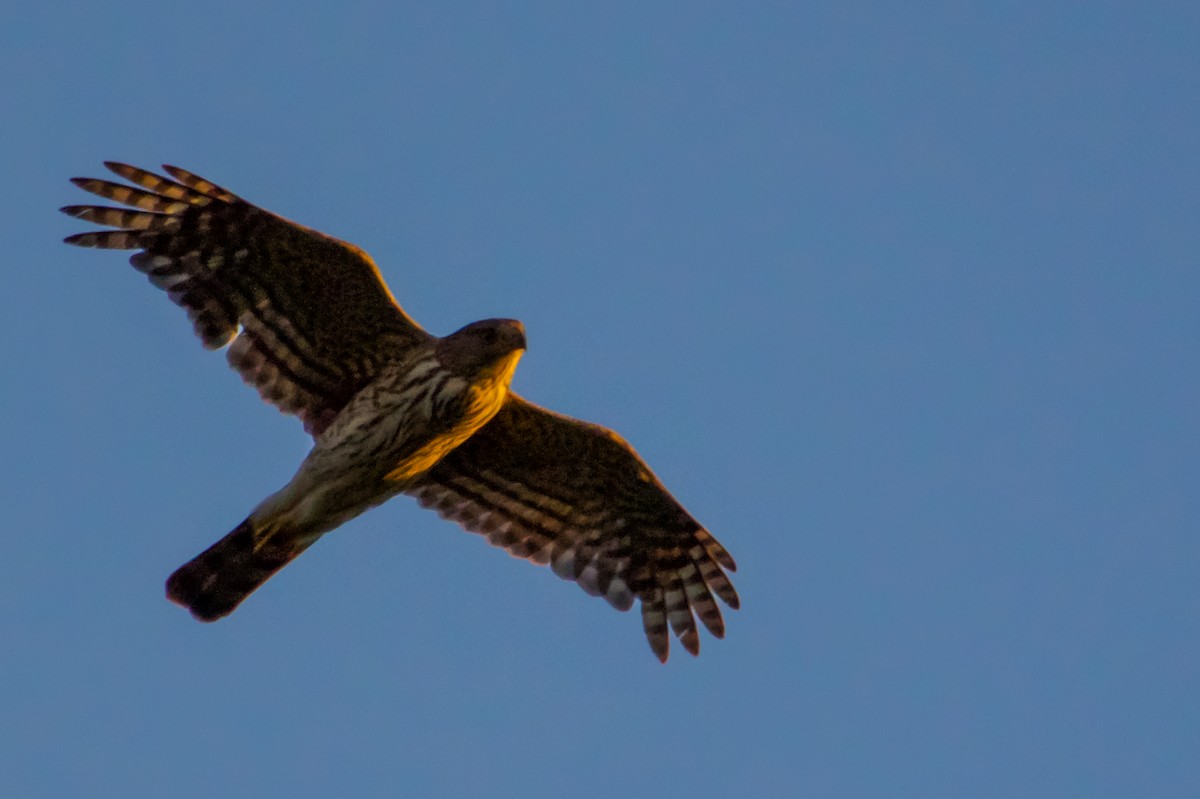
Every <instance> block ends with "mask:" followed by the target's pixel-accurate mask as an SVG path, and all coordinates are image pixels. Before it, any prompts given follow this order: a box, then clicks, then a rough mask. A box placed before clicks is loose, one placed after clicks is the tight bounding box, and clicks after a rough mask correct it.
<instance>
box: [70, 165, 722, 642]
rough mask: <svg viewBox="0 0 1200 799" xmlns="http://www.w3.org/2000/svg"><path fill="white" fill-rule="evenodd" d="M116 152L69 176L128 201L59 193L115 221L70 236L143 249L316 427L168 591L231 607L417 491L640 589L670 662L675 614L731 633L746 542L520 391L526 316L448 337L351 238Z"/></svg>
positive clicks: (245, 366)
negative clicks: (350, 527) (339, 532)
mask: <svg viewBox="0 0 1200 799" xmlns="http://www.w3.org/2000/svg"><path fill="white" fill-rule="evenodd" d="M105 166H106V167H108V169H109V170H111V171H112V172H114V173H115V174H117V175H118V176H120V177H122V178H124V179H125V180H126V181H128V182H129V184H132V185H126V184H123V183H116V182H112V181H108V180H99V179H96V178H73V179H72V181H71V182H72V183H74V184H75V185H76V186H78V187H79V188H81V189H83V190H85V191H88V192H91V193H92V194H96V195H98V196H100V197H103V198H105V199H108V200H112V201H114V202H116V203H119V204H120V205H121V206H125V207H110V206H99V205H71V206H67V207H65V208H63V209H62V211H63V213H66V214H68V215H70V216H73V217H76V218H78V219H82V220H85V221H87V222H92V223H96V224H98V225H104V226H107V227H108V228H111V229H109V230H99V231H93V232H88V233H78V234H76V235H73V236H69V237H67V238H66V239H65V241H66V242H67V243H68V244H73V245H76V246H78V247H95V248H100V249H112V250H136V252H135V253H134V254H133V255H132V256H131V257H130V259H129V260H130V263H132V264H133V266H134V267H135V268H137V269H138V270H139V271H141V272H143V273H144V274H145V275H146V276H147V277H148V278H149V279H150V282H151V283H153V284H154V285H155V286H157V287H159V288H160V289H163V290H164V291H166V292H167V296H168V297H169V298H170V299H171V300H172V301H173V302H175V304H177V305H179V306H181V307H183V308H184V309H185V310H186V311H187V314H188V317H189V318H190V319H191V321H192V325H193V326H194V328H195V331H196V334H197V335H198V336H199V338H200V340H201V342H203V344H204V346H205V347H207V348H208V349H220V348H223V347H226V348H227V349H226V357H227V359H228V361H229V364H230V366H232V367H233V368H234V370H236V371H237V372H239V373H240V374H241V376H242V379H243V380H245V381H246V383H248V384H249V385H251V386H253V387H254V388H256V389H257V390H258V392H259V394H260V395H261V396H262V398H263V399H264V400H266V401H267V402H269V403H271V404H273V405H275V406H276V407H277V408H278V409H279V410H281V411H283V412H284V413H289V414H294V415H295V416H297V417H299V419H300V421H301V422H302V423H303V425H304V429H305V430H306V431H307V432H308V433H309V434H310V435H311V436H312V438H313V447H312V450H311V451H310V452H309V454H308V455H307V457H305V459H304V461H303V462H302V463H301V464H300V468H299V469H298V470H297V472H296V474H295V476H294V477H293V478H292V479H291V481H290V482H289V483H288V484H287V485H285V486H284V487H283V488H281V489H280V490H279V491H277V492H275V493H274V494H272V495H271V496H269V497H267V498H266V499H265V500H263V501H262V502H261V503H260V504H259V505H258V506H257V507H256V508H255V509H254V510H253V511H251V512H250V515H249V516H247V517H246V519H245V521H243V522H242V523H241V524H239V525H238V526H237V527H235V528H234V529H233V531H232V532H231V533H229V534H228V535H226V536H225V537H224V538H222V539H221V540H220V541H218V542H217V543H216V544H213V545H212V546H211V547H209V548H208V549H207V550H206V551H204V552H203V553H201V554H200V555H198V556H197V557H196V558H194V559H193V560H191V561H190V562H188V563H187V564H185V565H183V566H182V567H180V568H179V569H178V570H177V571H176V572H175V573H174V574H172V575H171V577H170V578H169V579H168V580H167V597H168V598H169V599H170V600H171V601H172V602H175V603H177V604H179V605H181V606H183V607H185V608H187V609H188V610H190V611H191V613H192V615H193V616H195V617H196V618H197V619H200V620H201V621H215V620H216V619H219V618H221V617H223V616H227V615H228V614H230V613H232V612H233V610H234V609H235V608H237V606H238V605H239V604H241V602H242V600H244V599H245V598H246V597H247V596H249V595H250V594H251V593H252V592H253V591H254V590H256V589H257V588H258V587H259V586H261V585H262V584H263V583H264V582H266V581H267V579H269V578H270V577H271V576H272V575H273V574H275V573H276V572H277V571H279V570H280V569H282V568H283V567H284V566H286V565H287V564H288V563H289V562H291V560H292V559H293V558H295V557H296V556H297V555H299V554H300V553H301V552H303V551H304V550H305V549H307V548H308V547H309V546H311V545H312V544H313V543H314V542H315V541H316V540H317V539H318V538H320V537H321V536H322V535H324V534H325V533H327V532H330V531H331V530H333V529H334V528H336V527H338V526H339V525H341V524H342V523H344V522H346V521H348V520H350V519H352V518H354V517H355V516H358V515H359V514H360V513H362V512H364V511H366V510H368V509H369V508H372V507H374V506H376V505H379V504H380V503H382V502H385V501H386V500H388V499H390V498H392V497H393V496H396V495H397V494H407V495H409V496H412V497H415V498H416V500H417V501H418V502H419V503H420V504H421V505H422V506H424V507H427V508H432V509H433V510H435V511H437V512H438V513H439V514H440V515H441V516H442V517H443V518H446V519H449V520H452V521H455V522H458V523H459V524H460V525H462V526H463V527H464V528H466V529H467V530H469V531H471V532H474V533H479V534H481V535H483V536H484V537H486V538H487V540H488V542H489V543H491V544H493V545H495V546H498V547H501V548H503V549H505V550H507V551H508V552H509V553H510V554H511V555H513V556H515V557H518V558H524V559H527V560H530V561H533V562H534V563H539V564H549V565H550V567H551V568H552V569H553V570H554V572H555V573H556V574H558V575H559V576H560V577H562V578H564V579H567V580H573V581H575V582H577V583H578V584H579V585H580V586H581V587H582V588H583V589H584V590H585V591H587V592H588V593H590V594H593V595H598V596H602V597H604V598H605V599H606V600H608V602H609V604H611V605H612V606H613V607H615V608H617V609H618V610H622V611H624V610H629V609H630V608H631V607H632V606H633V603H634V600H638V601H640V602H641V612H642V625H643V627H644V628H645V633H646V638H647V640H648V641H649V643H650V648H651V649H652V650H653V651H654V654H655V655H656V656H657V657H658V658H659V660H661V661H663V662H666V660H667V655H668V651H669V635H668V629H670V630H671V631H672V632H673V633H674V634H675V636H676V637H678V638H679V640H680V642H681V643H682V644H683V647H684V648H685V649H686V650H687V651H688V652H690V653H692V654H693V655H696V654H698V653H699V651H700V637H699V634H698V632H697V625H696V619H697V618H698V619H699V620H700V622H701V623H702V624H703V625H704V626H705V627H706V628H707V629H708V631H709V632H710V633H712V634H713V635H714V636H715V637H717V638H721V637H723V636H724V634H725V623H724V621H723V619H722V617H721V611H720V608H719V607H718V605H717V602H716V600H715V597H719V598H720V599H721V600H722V601H723V602H724V603H725V604H726V605H728V606H729V607H731V608H737V607H738V605H739V601H738V595H737V593H736V592H735V591H734V588H733V584H732V583H731V582H730V581H729V576H728V575H727V574H726V572H727V571H728V572H732V571H734V570H735V568H736V567H735V565H734V561H733V558H732V557H730V555H729V553H728V552H727V551H726V550H725V548H724V547H723V546H721V544H719V543H718V542H717V540H716V539H715V538H713V536H712V535H711V534H710V533H709V532H708V531H707V530H705V529H704V527H702V526H701V525H700V523H699V522H697V521H696V520H695V519H694V518H692V516H691V515H690V514H688V512H687V511H686V510H684V509H683V507H682V506H681V505H680V504H679V503H678V502H677V501H676V500H675V498H674V497H672V496H671V494H670V493H668V492H667V489H666V488H665V487H664V486H663V484H662V483H661V482H659V480H658V478H656V477H655V476H654V474H653V473H651V471H650V469H649V467H648V466H647V465H646V464H645V462H644V461H642V459H641V458H640V457H639V456H638V454H637V453H636V452H634V450H633V448H632V447H630V446H629V444H627V443H626V442H625V441H624V440H623V439H622V438H621V437H620V436H618V435H617V434H616V433H614V432H613V431H611V430H609V429H607V428H604V427H601V426H599V425H595V424H590V423H588V422H583V421H580V420H578V419H573V418H570V417H568V416H563V415H561V414H558V413H554V412H553V411H549V410H547V409H545V408H541V407H539V406H537V405H534V404H533V403H531V402H528V401H526V400H525V399H523V398H521V397H519V396H518V395H516V394H515V393H513V392H512V391H510V390H509V383H510V381H511V380H512V376H513V370H514V369H515V368H516V365H517V361H518V360H519V359H520V357H521V355H522V353H523V352H524V351H525V330H524V328H523V327H522V325H521V323H520V322H517V321H515V320H512V319H487V320H484V321H481V322H474V323H472V324H469V325H467V326H466V327H464V328H462V329H461V330H458V331H456V332H454V333H452V334H450V335H449V336H445V337H438V336H434V335H432V334H430V333H427V332H426V331H425V330H424V329H422V328H421V327H420V326H419V325H418V324H417V323H416V322H414V321H413V320H412V319H411V318H409V316H408V314H406V313H405V312H404V310H403V309H401V307H400V306H399V304H398V303H397V302H396V300H395V298H393V297H392V294H391V292H390V291H389V290H388V287H387V286H386V285H385V283H384V282H383V278H382V277H381V276H380V273H379V269H378V268H377V267H376V266H375V263H374V262H373V261H372V260H371V258H370V256H368V255H367V254H366V253H365V252H363V251H362V250H361V249H359V248H358V247H355V246H354V245H353V244H349V243H347V242H344V241H340V240H338V239H335V238H332V237H330V236H326V235H324V234H322V233H319V232H318V231H316V230H313V229H311V228H307V227H303V226H302V225H298V224H296V223H294V222H291V221H289V220H287V219H284V218H283V217H280V216H277V215H275V214H273V213H270V212H269V211H266V210H264V209H262V208H259V207H257V206H255V205H252V204H250V203H248V202H246V201H245V200H243V199H241V198H240V197H238V196H236V195H234V194H232V193H231V192H229V191H228V190H226V189H224V188H221V187H220V186H218V185H216V184H214V183H211V182H209V181H207V180H205V179H203V178H201V177H199V176H197V175H194V174H192V173H191V172H188V171H186V170H184V169H180V168H178V167H173V166H166V165H164V166H163V170H164V171H165V172H166V173H167V175H169V176H170V177H167V176H164V175H158V174H155V173H153V172H149V171H146V170H143V169H138V168H137V167H132V166H129V165H126V164H120V163H115V162H105Z"/></svg>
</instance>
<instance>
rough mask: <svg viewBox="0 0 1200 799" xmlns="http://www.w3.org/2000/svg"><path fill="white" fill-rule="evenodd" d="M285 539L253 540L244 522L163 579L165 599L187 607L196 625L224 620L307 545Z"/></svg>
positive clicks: (251, 529)
mask: <svg viewBox="0 0 1200 799" xmlns="http://www.w3.org/2000/svg"><path fill="white" fill-rule="evenodd" d="M286 538H287V537H286V536H279V535H275V536H272V538H271V539H268V540H267V541H262V542H256V541H255V537H254V527H253V525H252V524H251V523H250V520H249V519H247V520H246V521H244V522H242V523H241V524H239V525H238V526H237V527H236V528H235V529H234V531H233V532H231V533H230V534H229V535H227V536H225V537H224V538H222V539H221V540H220V541H218V542H217V543H215V544H213V545H212V546H211V547H209V548H208V549H206V550H205V551H204V552H202V553H200V554H199V555H197V556H196V557H195V558H193V559H192V560H191V561H189V562H188V563H186V564H184V565H183V566H181V567H179V569H178V570H176V572H175V573H174V574H172V575H171V577H170V578H169V579H168V580H167V599H169V600H171V601H172V602H174V603H175V604H177V605H180V606H182V607H185V608H187V609H188V610H190V611H191V613H192V615H193V616H195V617H196V618H197V619H199V620H200V621H216V620H217V619H220V618H222V617H224V616H228V615H229V614H230V613H232V612H233V611H234V609H235V608H237V606H238V605H240V604H241V603H242V600H244V599H245V598H246V597H248V596H250V594H252V593H253V592H254V591H255V590H256V589H257V588H258V587H259V586H260V585H262V584H263V583H265V582H266V581H267V580H268V579H270V577H271V575H273V574H275V572H277V571H279V570H280V569H282V568H283V567H284V566H286V565H287V564H288V563H290V562H291V561H292V560H293V559H294V558H295V557H296V556H297V555H299V554H300V553H301V552H303V551H304V550H305V549H307V548H308V544H309V543H311V542H307V543H305V542H301V541H297V540H294V539H293V540H283V539H286ZM273 539H274V540H273ZM275 540H279V541H280V543H275V542H274V541H275ZM256 544H257V546H256Z"/></svg>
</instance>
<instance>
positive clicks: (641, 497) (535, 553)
mask: <svg viewBox="0 0 1200 799" xmlns="http://www.w3.org/2000/svg"><path fill="white" fill-rule="evenodd" d="M407 493H409V494H411V495H413V496H415V497H416V498H417V500H418V501H419V502H420V503H421V504H422V505H423V506H425V507H427V508H432V509H434V510H436V511H437V512H438V513H439V514H441V515H442V516H443V517H445V518H447V519H450V520H452V521H456V522H458V523H459V524H461V525H462V526H463V527H465V528H466V529H467V530H470V531H471V532H474V533H480V534H482V535H484V536H486V537H487V539H488V541H489V542H491V543H492V544H494V545H496V546H499V547H503V548H504V549H506V550H508V552H509V553H510V554H512V555H514V556H516V557H519V558H526V559H528V560H531V561H533V562H535V563H542V564H545V563H549V564H550V566H551V568H553V569H554V571H555V573H556V574H558V575H559V576H560V577H562V578H564V579H567V580H575V581H577V582H578V583H579V584H580V585H581V586H582V587H583V589H584V590H585V591H587V592H588V593H590V594H594V595H599V596H603V597H604V598H605V599H607V600H608V601H609V603H610V604H611V605H612V606H613V607H615V608H617V609H618V610H628V609H629V608H630V607H631V606H632V605H633V600H634V598H637V599H640V600H641V602H642V622H643V625H644V626H645V629H646V638H647V639H648V640H649V641H650V648H651V649H653V650H654V654H656V655H657V656H658V658H659V660H662V661H666V659H667V654H668V648H669V647H668V636H667V627H668V625H669V626H670V627H671V629H672V630H673V631H674V632H675V635H676V636H678V637H679V640H680V642H681V643H682V644H683V646H684V648H685V649H687V650H688V651H689V652H691V653H692V654H693V655H695V654H698V653H699V651H700V637H699V634H698V633H697V631H696V624H695V617H699V619H700V621H701V622H702V623H703V624H704V626H705V627H707V628H708V630H709V632H711V633H712V634H713V635H714V636H716V637H717V638H721V637H722V636H723V635H724V634H725V624H724V621H723V620H722V618H721V611H720V608H719V607H718V606H717V603H716V601H715V600H714V598H713V595H714V594H716V596H718V597H720V598H721V599H722V600H723V601H724V602H725V604H727V605H729V606H730V607H731V608H735V609H736V608H737V607H738V604H739V602H738V595H737V592H736V591H734V589H733V584H732V583H730V581H729V577H728V576H727V575H726V574H725V571H723V570H728V571H734V570H735V568H736V566H735V565H734V562H733V558H732V557H730V556H729V553H728V552H726V551H725V548H724V547H722V546H721V545H720V544H719V543H717V541H716V539H714V538H713V537H712V535H710V534H709V533H708V531H707V530H705V529H704V528H703V527H701V526H700V524H699V523H698V522H697V521H696V520H695V519H693V518H692V517H691V516H690V515H689V514H688V512H687V511H685V510H684V509H683V507H682V506H680V504H679V503H678V502H676V501H675V499H674V498H673V497H672V496H671V495H670V494H669V493H667V490H666V488H664V487H663V485H662V483H660V482H659V481H658V479H657V478H655V477H654V475H653V474H651V472H650V469H649V468H648V467H647V466H646V464H645V463H644V462H643V461H642V459H641V458H639V457H638V455H637V453H636V452H634V451H633V448H632V447H630V446H629V445H628V444H626V443H625V442H624V441H623V440H622V439H621V438H620V436H618V435H617V434H616V433H614V432H612V431H611V430H608V429H607V428H604V427H600V426H599V425H594V424H588V423H587V422H581V421H579V420H577V419H572V418H570V417H567V416H562V415H560V414H557V413H553V412H551V411H548V410H546V409H544V408H539V407H538V406H536V405H533V404H531V403H529V402H526V401H525V400H523V399H521V398H520V397H518V396H516V395H515V394H510V395H509V398H508V400H507V401H506V403H505V405H504V407H503V408H502V409H501V410H500V413H499V414H497V415H496V417H495V418H494V419H493V420H492V421H491V422H489V423H488V424H487V425H486V426H485V427H484V428H483V429H482V430H480V431H479V432H477V433H476V434H475V435H474V436H472V437H471V438H469V439H467V441H466V443H464V444H462V445H461V446H460V447H458V448H457V449H456V450H454V451H453V452H451V453H450V454H449V455H447V456H446V457H445V458H444V459H443V460H442V461H441V462H440V463H439V464H438V465H437V466H435V467H434V468H433V469H432V470H431V471H430V472H429V474H428V475H427V476H426V477H425V478H424V479H423V481H422V482H421V483H420V484H418V485H416V486H414V487H413V488H411V489H409V491H408V492H407Z"/></svg>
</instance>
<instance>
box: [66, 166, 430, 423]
mask: <svg viewBox="0 0 1200 799" xmlns="http://www.w3.org/2000/svg"><path fill="white" fill-rule="evenodd" d="M105 166H106V167H108V168H109V169H110V170H112V171H113V172H115V173H116V174H117V175H120V176H121V177H123V178H125V179H126V180H128V181H129V182H131V183H133V184H135V185H136V186H137V187H140V188H135V187H133V186H126V185H123V184H120V183H113V182H110V181H107V180H98V179H95V178H74V179H72V181H71V182H72V183H74V184H75V185H76V186H79V187H80V188H81V189H84V190H85V191H89V192H91V193H93V194H97V195H99V196H101V197H104V198H106V199H109V200H114V201H116V202H118V203H121V204H122V205H125V206H128V208H111V207H105V206H97V205H72V206H67V207H66V208H63V209H62V211H63V213H66V214H69V215H70V216H74V217H77V218H79V219H83V220H86V221H88V222H95V223H97V224H100V225H108V226H109V227H113V228H116V230H104V231H96V232H92V233H79V234H76V235H74V236H69V237H68V238H67V239H66V242H67V243H68V244H74V245H76V246H79V247H99V248H103V249H116V250H138V251H139V252H137V253H135V254H134V255H133V256H132V257H131V258H130V259H129V261H130V263H132V264H133V265H134V266H135V267H136V268H137V269H138V270H140V271H141V272H144V273H145V274H146V275H147V276H148V277H149V278H150V282H151V283H153V284H154V285H156V286H158V287H159V288H161V289H164V290H165V291H166V292H167V295H168V296H169V297H170V298H171V299H172V300H173V301H174V302H175V303H176V304H178V305H181V306H183V307H184V308H185V309H186V310H187V312H188V316H189V317H190V318H191V320H192V323H193V324H194V326H195V329H196V334H197V335H198V336H199V337H200V339H201V340H202V341H203V342H204V346H206V347H208V348H209V349H217V348H219V347H223V346H225V345H226V344H229V343H230V341H232V342H233V344H232V346H230V347H229V350H228V352H227V357H228V360H229V363H230V365H231V366H232V367H233V368H234V369H236V370H237V371H238V372H239V373H241V375H242V378H243V379H244V380H245V381H246V382H247V383H249V384H250V385H252V386H254V387H255V388H257V389H258V391H259V393H260V394H261V395H262V397H263V399H265V400H267V401H269V402H271V403H274V404H275V405H276V406H277V407H278V408H279V409H280V410H282V411H284V412H285V413H292V414H296V415H297V416H299V417H300V419H301V420H302V421H303V423H304V427H305V429H306V430H308V431H309V432H310V433H312V435H313V436H314V437H315V436H317V435H320V433H321V431H322V430H324V429H325V427H326V426H328V424H329V423H330V422H331V421H332V420H333V418H334V417H335V416H336V415H337V413H338V411H339V410H341V408H342V407H343V406H344V405H345V404H346V403H347V402H348V401H349V399H350V398H351V397H353V396H354V394H355V393H357V392H358V390H359V389H361V388H362V387H363V386H364V385H365V384H366V383H367V382H369V381H370V379H371V377H372V376H373V375H374V374H375V373H376V371H377V370H378V368H379V367H380V365H381V364H382V363H383V362H384V361H386V360H390V359H392V358H394V357H396V356H397V355H399V354H401V353H402V351H403V349H404V348H406V347H408V346H411V345H413V344H417V343H420V342H423V341H425V340H427V339H428V338H429V335H428V334H427V333H426V332H425V331H423V330H422V329H421V328H420V327H419V326H418V325H417V324H416V323H415V322H413V321H412V320H411V319H410V318H409V317H408V316H407V315H406V314H405V313H404V311H403V310H401V309H400V307H399V306H398V305H397V304H396V301H395V299H393V297H392V295H391V293H390V292H389V291H388V289H387V286H386V285H384V282H383V279H382V278H381V277H380V275H379V270H378V269H377V268H376V267H375V264H374V263H373V262H372V261H371V258H370V256H368V255H367V254H366V253H365V252H363V251H362V250H360V249H358V248H357V247H355V246H354V245H352V244H348V243H346V242H344V241H339V240H338V239H335V238H332V237H330V236H326V235H324V234H322V233H318V232H317V231H315V230H312V229H310V228H306V227H302V226H301V225H297V224H296V223H294V222H290V221H288V220H286V219H284V218H282V217H279V216H276V215H275V214H272V213H270V212H268V211H265V210H263V209H261V208H258V207H256V206H254V205H251V204H250V203H248V202H246V201H245V200H242V199H241V198H239V197H237V196H235V195H234V194H232V193H230V192H229V191H227V190H225V189H223V188H221V187H220V186H217V185H215V184H213V183H210V182H209V181H207V180H204V179H203V178H200V177H198V176H196V175H193V174H192V173H190V172H187V171H186V170H183V169H179V168H178V167H172V166H164V167H163V169H164V170H166V171H167V173H168V174H170V175H171V177H172V178H174V180H171V179H169V178H166V177H163V176H161V175H156V174H154V173H152V172H147V171H145V170H142V169H138V168H136V167H132V166H128V165H126V164H118V163H114V162H105Z"/></svg>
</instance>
